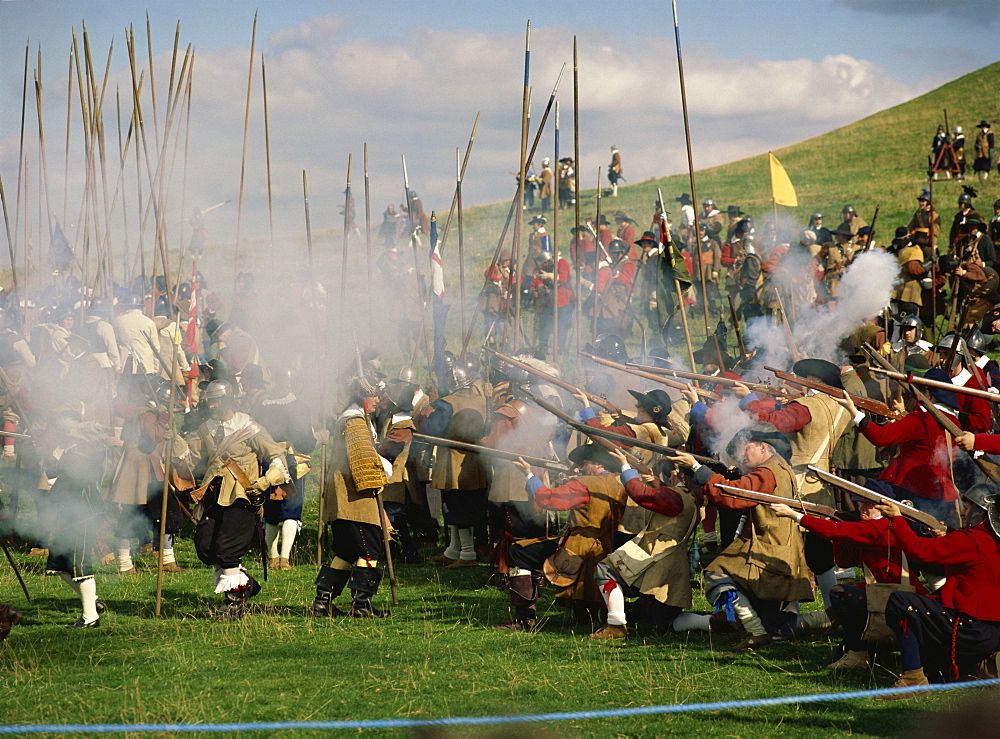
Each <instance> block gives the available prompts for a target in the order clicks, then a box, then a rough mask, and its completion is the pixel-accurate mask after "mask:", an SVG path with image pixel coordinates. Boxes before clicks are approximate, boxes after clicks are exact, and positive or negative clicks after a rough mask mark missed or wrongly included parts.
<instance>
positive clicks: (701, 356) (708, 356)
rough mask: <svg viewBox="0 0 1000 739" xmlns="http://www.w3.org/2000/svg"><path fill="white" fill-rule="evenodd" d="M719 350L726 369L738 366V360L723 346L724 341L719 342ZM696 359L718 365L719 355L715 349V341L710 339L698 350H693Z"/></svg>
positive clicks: (701, 362) (696, 360)
mask: <svg viewBox="0 0 1000 739" xmlns="http://www.w3.org/2000/svg"><path fill="white" fill-rule="evenodd" d="M719 350H720V353H721V354H722V361H723V363H725V365H726V366H725V369H732V368H733V367H735V366H736V360H735V359H733V358H732V357H731V356H729V354H727V353H726V350H725V349H724V348H723V347H722V343H721V342H720V343H719ZM692 356H693V357H694V361H695V362H696V363H698V364H715V365H718V363H719V357H718V356H717V354H716V351H715V341H714V340H712V339H708V340H706V341H705V345H704V346H703V347H702V348H701V349H699V350H698V351H696V352H692Z"/></svg>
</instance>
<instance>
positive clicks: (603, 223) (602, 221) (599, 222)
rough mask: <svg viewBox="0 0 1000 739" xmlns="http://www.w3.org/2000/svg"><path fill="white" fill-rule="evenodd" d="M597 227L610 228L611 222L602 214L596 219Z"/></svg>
mask: <svg viewBox="0 0 1000 739" xmlns="http://www.w3.org/2000/svg"><path fill="white" fill-rule="evenodd" d="M597 225H598V226H610V225H611V221H609V220H608V217H607V216H606V215H604V214H603V213H601V217H600V218H598V219H597Z"/></svg>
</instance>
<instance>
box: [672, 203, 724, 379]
mask: <svg viewBox="0 0 1000 739" xmlns="http://www.w3.org/2000/svg"><path fill="white" fill-rule="evenodd" d="M656 195H657V197H658V198H659V199H660V238H661V240H663V239H665V240H666V243H664V244H663V254H661V255H660V259H663V258H664V257H666V259H667V261H669V262H670V271H671V272H673V275H674V292H675V293H676V294H677V310H678V312H680V315H681V327H682V328H683V329H684V344H685V345H686V347H687V353H688V359H689V360H690V362H691V369H694V368H695V367H697V366H698V365H697V364H696V363H695V361H694V347H693V346H692V345H691V328H690V326H688V317H687V310H686V309H685V308H684V293H683V292H681V281H680V280H679V279H678V277H677V265H676V264H675V263H674V247H673V244H672V243H671V241H670V229H669V228H667V206H666V203H664V201H663V191H662V190H661V189H660V188H659V187H658V188H656ZM697 210H698V209H697V208H695V216H696V217H697ZM696 228H697V227H696ZM720 369H721V365H720Z"/></svg>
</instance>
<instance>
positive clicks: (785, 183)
mask: <svg viewBox="0 0 1000 739" xmlns="http://www.w3.org/2000/svg"><path fill="white" fill-rule="evenodd" d="M767 158H768V160H769V161H770V163H771V197H772V198H774V202H775V203H777V204H778V205H788V206H791V207H793V208H794V207H795V206H797V205H798V204H799V201H798V198H796V197H795V188H794V187H792V181H791V180H790V179H788V172H786V171H785V168H784V167H782V166H781V162H779V161H778V160H777V159H775V157H774V154H772V153H770V152H768V154H767Z"/></svg>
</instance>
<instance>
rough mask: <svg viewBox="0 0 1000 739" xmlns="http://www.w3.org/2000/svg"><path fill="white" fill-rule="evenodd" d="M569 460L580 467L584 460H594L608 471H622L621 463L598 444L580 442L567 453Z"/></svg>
mask: <svg viewBox="0 0 1000 739" xmlns="http://www.w3.org/2000/svg"><path fill="white" fill-rule="evenodd" d="M569 461H570V464H572V465H573V466H575V467H581V466H582V465H583V464H584V462H595V463H597V464H599V465H601V466H602V467H604V469H606V470H608V472H621V471H622V466H621V463H620V462H619V461H618V460H617V459H615V458H614V457H612V456H611V452H609V451H608V450H607V449H605V448H604V447H603V446H601V445H600V444H593V443H590V444H581V445H580V446H578V447H577V448H576V449H574V450H573V451H571V452H570V453H569Z"/></svg>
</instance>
